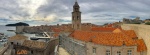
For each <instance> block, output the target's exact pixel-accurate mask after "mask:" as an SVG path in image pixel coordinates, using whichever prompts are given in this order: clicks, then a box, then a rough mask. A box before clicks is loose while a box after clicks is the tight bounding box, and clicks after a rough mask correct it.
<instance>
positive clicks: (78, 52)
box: [60, 35, 86, 55]
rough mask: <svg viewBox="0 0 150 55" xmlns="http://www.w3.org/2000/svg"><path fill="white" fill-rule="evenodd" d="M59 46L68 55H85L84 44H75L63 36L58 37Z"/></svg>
mask: <svg viewBox="0 0 150 55" xmlns="http://www.w3.org/2000/svg"><path fill="white" fill-rule="evenodd" d="M60 44H61V46H62V47H63V48H64V49H65V50H67V51H68V52H69V53H70V55H86V47H85V45H84V44H81V43H79V42H76V41H75V40H73V39H71V38H69V37H67V36H65V35H61V36H60Z"/></svg>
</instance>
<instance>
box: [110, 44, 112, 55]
mask: <svg viewBox="0 0 150 55" xmlns="http://www.w3.org/2000/svg"><path fill="white" fill-rule="evenodd" d="M110 55H112V46H111V54H110Z"/></svg>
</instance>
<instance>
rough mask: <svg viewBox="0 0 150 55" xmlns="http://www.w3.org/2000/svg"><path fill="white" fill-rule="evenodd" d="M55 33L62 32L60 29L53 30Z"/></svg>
mask: <svg viewBox="0 0 150 55" xmlns="http://www.w3.org/2000/svg"><path fill="white" fill-rule="evenodd" d="M52 30H53V31H54V32H60V31H61V30H60V29H59V28H53V29H52Z"/></svg>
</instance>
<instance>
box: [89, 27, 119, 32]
mask: <svg viewBox="0 0 150 55" xmlns="http://www.w3.org/2000/svg"><path fill="white" fill-rule="evenodd" d="M115 29H116V28H112V27H93V28H92V29H91V31H101V32H112V31H114V30H115Z"/></svg>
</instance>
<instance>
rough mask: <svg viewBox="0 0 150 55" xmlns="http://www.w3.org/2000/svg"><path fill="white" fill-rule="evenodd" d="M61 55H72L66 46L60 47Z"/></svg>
mask: <svg viewBox="0 0 150 55" xmlns="http://www.w3.org/2000/svg"><path fill="white" fill-rule="evenodd" d="M59 55H70V54H69V53H68V52H67V51H66V50H65V49H64V48H62V47H59Z"/></svg>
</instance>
